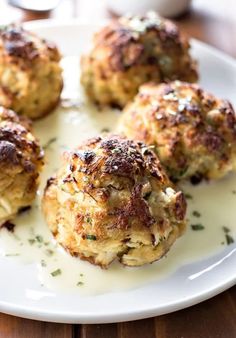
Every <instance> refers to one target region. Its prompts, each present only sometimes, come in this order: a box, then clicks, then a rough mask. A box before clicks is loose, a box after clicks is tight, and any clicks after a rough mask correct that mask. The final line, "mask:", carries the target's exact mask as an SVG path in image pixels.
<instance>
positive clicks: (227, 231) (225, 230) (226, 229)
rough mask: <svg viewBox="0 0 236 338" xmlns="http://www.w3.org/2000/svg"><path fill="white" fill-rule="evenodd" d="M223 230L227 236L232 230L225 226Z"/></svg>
mask: <svg viewBox="0 0 236 338" xmlns="http://www.w3.org/2000/svg"><path fill="white" fill-rule="evenodd" d="M222 228H223V231H224V233H225V234H228V233H229V232H230V229H229V228H228V227H226V226H223V227H222Z"/></svg>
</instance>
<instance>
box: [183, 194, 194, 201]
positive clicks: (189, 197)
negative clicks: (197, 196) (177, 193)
mask: <svg viewBox="0 0 236 338" xmlns="http://www.w3.org/2000/svg"><path fill="white" fill-rule="evenodd" d="M184 196H185V198H186V199H188V200H192V199H193V196H192V195H190V194H188V193H185V194H184Z"/></svg>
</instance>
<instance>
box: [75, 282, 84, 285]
mask: <svg viewBox="0 0 236 338" xmlns="http://www.w3.org/2000/svg"><path fill="white" fill-rule="evenodd" d="M76 285H77V286H82V285H84V283H83V282H78V283H77V284H76Z"/></svg>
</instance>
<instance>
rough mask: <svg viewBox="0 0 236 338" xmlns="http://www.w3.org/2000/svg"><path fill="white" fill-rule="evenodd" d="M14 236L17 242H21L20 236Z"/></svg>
mask: <svg viewBox="0 0 236 338" xmlns="http://www.w3.org/2000/svg"><path fill="white" fill-rule="evenodd" d="M12 235H13V237H14V238H15V239H16V240H17V241H19V240H20V237H19V236H17V235H16V234H14V233H13V234H12Z"/></svg>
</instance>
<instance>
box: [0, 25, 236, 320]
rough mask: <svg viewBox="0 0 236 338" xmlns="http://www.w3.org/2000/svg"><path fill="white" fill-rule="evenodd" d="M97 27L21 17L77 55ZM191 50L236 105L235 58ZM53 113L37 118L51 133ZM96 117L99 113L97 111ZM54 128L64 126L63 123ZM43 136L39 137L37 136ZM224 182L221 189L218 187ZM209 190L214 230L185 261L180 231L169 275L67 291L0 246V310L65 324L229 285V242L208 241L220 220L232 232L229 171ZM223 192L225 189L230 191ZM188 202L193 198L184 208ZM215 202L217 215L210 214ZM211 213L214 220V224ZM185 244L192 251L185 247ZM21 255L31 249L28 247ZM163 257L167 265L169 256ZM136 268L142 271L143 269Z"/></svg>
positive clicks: (204, 73)
mask: <svg viewBox="0 0 236 338" xmlns="http://www.w3.org/2000/svg"><path fill="white" fill-rule="evenodd" d="M97 27H98V26H96V25H93V26H92V25H88V24H78V23H75V22H71V23H66V24H65V23H64V24H58V23H56V22H52V21H44V22H34V23H28V24H27V28H30V29H32V30H34V31H35V32H37V33H39V34H40V35H42V36H44V37H46V38H49V39H51V40H53V41H55V42H56V43H57V44H58V45H59V47H60V49H61V50H62V53H63V54H64V55H65V56H72V55H75V56H77V57H78V56H79V55H80V53H81V52H82V51H83V50H85V49H87V48H88V46H89V41H90V39H91V34H92V32H93V31H94V30H96V28H97ZM193 54H194V56H195V57H196V58H197V59H198V61H199V64H200V74H201V81H200V82H201V84H202V86H203V87H204V88H205V89H207V90H210V91H212V92H213V93H215V94H216V95H218V96H220V97H225V98H228V99H230V100H231V101H232V102H233V103H234V104H235V105H236V94H235V88H236V63H235V61H234V60H233V59H231V58H230V57H228V56H226V55H224V54H223V53H220V52H218V51H216V50H215V49H213V48H211V47H209V46H206V45H204V44H202V43H200V42H198V41H193ZM70 74H71V75H70V76H71V82H73V83H75V82H77V80H78V79H77V78H76V76H77V71H76V70H75V72H74V75H73V71H72V72H71V73H70ZM74 76H75V77H74ZM66 90H67V92H68V93H69V94H70V92H71V91H73V88H72V89H71V90H70V88H69V87H68V88H66ZM71 95H72V97H73V95H76V93H74V92H73V93H72V94H71ZM59 114H60V113H59ZM76 114H77V113H76V112H71V113H70V112H68V118H66V119H65V128H66V127H68V126H69V123H70V121H69V122H68V120H69V119H72V120H74V119H75V120H76V116H77V115H76ZM111 114H113V112H112V113H111ZM56 116H57V115H55V116H54V117H53V116H52V117H49V119H48V120H47V121H48V122H47V123H45V122H40V123H39V125H38V126H36V129H37V128H38V129H40V128H41V129H42V127H43V128H44V129H45V128H48V132H49V133H50V130H52V129H53V128H52V126H50V125H49V122H50V121H53V123H55V124H56V123H57V122H56V120H55V118H57V117H56ZM97 118H99V114H97ZM101 118H102V117H101ZM50 119H52V120H50ZM85 119H86V118H85ZM114 121H115V120H114ZM109 123H111V122H109ZM95 125H96V124H94V126H93V127H94V128H95V129H94V130H96V126H95ZM76 128H78V132H80V131H81V132H82V130H83V128H84V126H83V124H82V123H81V124H78V125H77V126H76ZM60 130H61V132H63V129H60ZM76 130H77V129H71V133H75V131H76ZM44 132H45V130H44ZM83 133H84V131H83ZM89 133H91V130H90V131H89ZM67 135H69V133H67ZM63 137H64V135H63ZM64 138H65V137H64ZM45 141H46V140H45ZM42 143H44V142H43V141H42ZM68 144H69V145H71V140H70V139H68ZM53 160H54V159H53ZM224 187H225V189H227V190H225V191H224ZM205 188H206V187H204V186H199V187H198V188H196V198H197V196H201V189H203V190H202V191H204V189H205ZM191 189H192V188H191ZM211 189H212V193H211V196H209V198H208V199H207V201H206V203H205V210H204V205H203V206H202V208H203V213H205V214H206V217H208V216H209V217H208V220H207V222H208V223H209V226H211V229H212V230H211V231H213V232H212V235H213V236H208V237H207V238H205V246H206V247H207V241H209V255H208V256H207V255H204V256H203V255H202V252H200V251H201V243H200V242H204V241H203V240H199V238H201V237H199V236H202V234H198V233H196V241H195V242H194V245H195V250H196V248H197V247H198V245H199V259H195V260H194V261H192V262H190V263H186V261H185V260H182V258H181V259H180V257H178V250H177V248H178V247H180V246H181V243H186V241H188V239H190V237H188V236H189V235H188V234H186V237H183V239H181V240H179V242H178V243H177V244H176V246H174V247H173V249H172V250H173V253H175V251H174V250H176V262H177V263H176V264H177V265H176V268H175V269H174V270H173V271H172V272H171V273H170V274H167V275H166V276H164V277H162V278H161V279H158V278H157V279H156V280H152V281H148V282H147V283H146V284H140V285H135V286H134V287H132V288H129V289H126V288H125V287H124V288H123V289H120V290H116V291H112V290H111V289H109V290H108V291H107V292H104V291H103V292H102V293H97V294H95V295H92V294H91V295H82V294H81V293H79V291H78V293H77V292H74V291H73V292H72V293H70V292H62V291H60V290H58V289H57V290H53V289H48V288H46V287H42V286H41V285H40V283H39V280H38V276H37V275H38V273H37V267H36V264H34V263H31V264H22V263H21V262H19V261H18V260H17V259H14V257H11V258H6V257H1V246H0V271H1V278H0V290H1V291H0V311H2V312H6V313H10V314H15V315H18V316H22V317H27V318H32V319H40V320H46V321H56V322H64V323H107V322H117V321H127V320H134V319H141V318H145V317H149V316H154V315H160V314H164V313H168V312H172V311H175V310H179V309H182V308H185V307H187V306H191V305H193V304H196V303H199V302H201V301H203V300H205V299H207V298H210V297H212V296H214V295H216V294H218V293H219V292H222V291H223V290H225V289H227V288H229V287H230V286H232V285H234V284H235V282H236V243H234V244H231V245H229V246H225V245H222V246H221V247H220V246H219V247H220V249H219V248H218V249H217V250H216V251H215V252H214V251H210V247H212V241H214V238H217V240H218V237H217V236H215V235H214V225H215V227H216V230H217V231H219V229H220V226H221V225H222V226H223V225H226V226H227V225H229V223H230V227H231V228H232V233H233V236H234V237H235V234H236V226H235V221H234V220H235V212H234V210H235V204H236V195H235V204H234V199H233V198H234V197H232V195H231V193H232V191H231V189H232V190H234V189H235V190H236V176H232V177H229V178H226V180H225V181H221V182H220V183H217V186H211ZM222 194H223V195H222ZM227 194H230V195H229V196H230V197H229V198H228V197H227V196H228V195H227ZM222 196H223V198H222ZM198 198H199V197H198ZM199 199H200V198H199ZM193 207H194V201H193V206H191V208H193ZM214 208H215V210H216V213H217V217H216V216H215V215H214ZM201 211H202V210H201ZM208 212H209V215H208ZM207 215H208V216H207ZM218 219H219V222H220V223H217V224H214V223H216V221H217V220H218ZM196 222H197V221H196ZM225 223H227V224H225ZM206 233H207V232H206ZM0 237H1V234H0ZM202 239H203V238H202ZM222 239H223V233H222ZM181 241H182V242H181ZM198 241H199V244H198ZM186 244H187V243H186ZM188 250H189V255H190V256H191V253H192V252H191V246H190V249H188ZM170 254H171V253H170ZM28 255H29V256H30V252H29V253H28ZM172 255H173V254H172ZM178 258H179V259H178ZM166 262H167V264H168V262H169V257H167V260H166ZM155 264H158V263H155ZM162 264H163V263H162ZM96 269H97V268H96ZM141 269H142V268H141ZM140 272H141V273H142V274H144V273H145V269H143V270H140ZM94 283H96V279H94Z"/></svg>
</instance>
